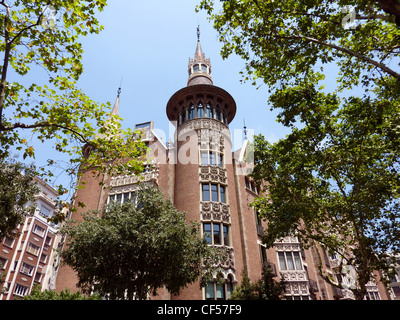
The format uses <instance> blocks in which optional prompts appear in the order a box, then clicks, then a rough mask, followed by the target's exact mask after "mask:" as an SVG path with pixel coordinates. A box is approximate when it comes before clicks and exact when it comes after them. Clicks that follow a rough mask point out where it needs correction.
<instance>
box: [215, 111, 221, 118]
mask: <svg viewBox="0 0 400 320" xmlns="http://www.w3.org/2000/svg"><path fill="white" fill-rule="evenodd" d="M215 119H217V120H219V121H221V110H219V109H218V108H216V109H215Z"/></svg>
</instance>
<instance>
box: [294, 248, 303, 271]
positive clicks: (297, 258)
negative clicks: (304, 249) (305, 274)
mask: <svg viewBox="0 0 400 320" xmlns="http://www.w3.org/2000/svg"><path fill="white" fill-rule="evenodd" d="M293 257H294V264H295V266H296V270H302V267H301V258H300V253H299V252H293Z"/></svg>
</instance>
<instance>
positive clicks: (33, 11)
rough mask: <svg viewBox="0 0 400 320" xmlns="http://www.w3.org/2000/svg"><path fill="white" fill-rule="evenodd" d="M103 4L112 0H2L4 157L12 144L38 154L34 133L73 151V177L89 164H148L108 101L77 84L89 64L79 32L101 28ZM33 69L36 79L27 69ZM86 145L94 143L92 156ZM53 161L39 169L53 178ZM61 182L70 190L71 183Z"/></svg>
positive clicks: (0, 154)
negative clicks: (95, 98) (84, 150)
mask: <svg viewBox="0 0 400 320" xmlns="http://www.w3.org/2000/svg"><path fill="white" fill-rule="evenodd" d="M105 6H106V0H98V1H89V0H75V1H62V0H51V1H50V0H48V1H31V0H16V1H5V0H3V1H0V31H1V32H0V50H1V52H2V53H3V58H2V61H3V64H2V65H1V66H0V71H1V79H0V144H1V148H0V159H5V158H7V157H8V156H10V153H12V152H13V151H14V150H17V151H18V150H19V151H21V152H23V158H24V159H26V158H35V149H34V145H33V144H32V141H38V143H48V144H51V145H53V148H54V149H55V150H56V151H57V152H60V153H62V154H65V155H66V156H67V157H68V159H69V162H70V163H69V165H68V166H67V168H65V170H66V172H67V174H70V175H71V176H73V177H75V176H76V175H77V174H79V173H78V168H79V167H80V166H83V165H84V166H88V167H97V168H98V169H99V171H101V172H103V173H106V172H107V173H111V172H119V173H120V172H131V173H132V172H134V173H137V172H139V171H140V170H141V169H142V166H141V161H140V160H139V155H140V154H141V150H142V149H141V148H143V147H144V144H143V143H142V142H140V140H138V139H136V140H134V139H132V136H133V133H132V132H131V131H130V130H129V129H128V130H122V129H121V125H120V122H119V120H120V118H119V117H118V116H116V115H111V114H110V104H106V105H105V104H99V103H96V102H94V101H92V100H91V99H90V98H89V97H88V96H87V95H86V94H85V93H84V92H82V90H81V89H79V88H78V86H77V81H78V79H79V77H80V75H81V74H82V72H83V65H82V62H81V61H82V54H83V47H82V44H81V43H80V40H81V38H82V37H84V36H87V35H88V34H97V33H99V32H100V31H101V30H102V26H101V25H100V24H99V21H98V20H97V18H96V13H97V12H98V11H102V10H103V9H104V7H105ZM33 71H35V72H37V73H33ZM40 72H42V73H40ZM33 74H35V75H36V79H34V78H35V77H30V78H27V77H25V76H32V75H33ZM10 77H11V78H13V79H14V80H15V79H20V80H19V81H10V80H8V79H9V78H10ZM23 132H29V133H30V134H31V136H32V137H34V139H27V138H26V135H25V134H23ZM84 145H90V146H91V147H92V149H93V152H92V153H91V154H90V156H89V157H87V158H84V157H83V155H82V147H83V146H84ZM123 158H124V159H129V160H124V161H121V159H123ZM52 165H54V156H49V158H48V161H47V164H46V165H44V166H43V167H42V168H41V170H38V172H37V173H38V174H43V175H44V176H45V178H51V177H52V176H53V170H54V169H53V168H52ZM46 167H47V168H46ZM58 189H59V192H60V194H62V193H64V192H66V188H65V186H62V185H61V186H59V188H58Z"/></svg>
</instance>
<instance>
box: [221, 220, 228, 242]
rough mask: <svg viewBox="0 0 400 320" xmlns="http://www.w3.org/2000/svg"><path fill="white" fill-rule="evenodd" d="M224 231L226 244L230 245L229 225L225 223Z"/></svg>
mask: <svg viewBox="0 0 400 320" xmlns="http://www.w3.org/2000/svg"><path fill="white" fill-rule="evenodd" d="M222 228H223V232H224V245H225V246H229V227H228V226H227V225H223V227H222Z"/></svg>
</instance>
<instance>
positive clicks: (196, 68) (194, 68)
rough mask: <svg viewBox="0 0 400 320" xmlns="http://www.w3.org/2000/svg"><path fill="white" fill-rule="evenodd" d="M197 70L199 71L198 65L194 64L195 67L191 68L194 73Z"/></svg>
mask: <svg viewBox="0 0 400 320" xmlns="http://www.w3.org/2000/svg"><path fill="white" fill-rule="evenodd" d="M199 70H200V67H199V65H198V64H195V65H194V66H193V71H194V72H196V71H199Z"/></svg>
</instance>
